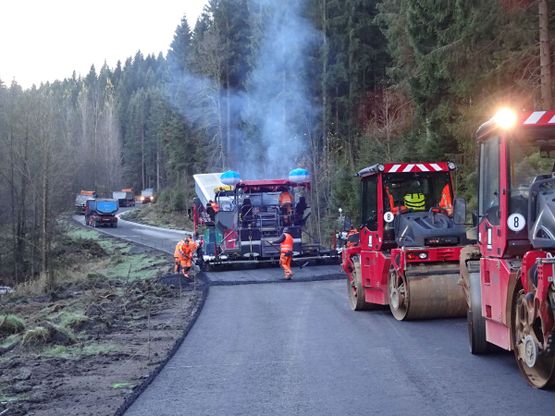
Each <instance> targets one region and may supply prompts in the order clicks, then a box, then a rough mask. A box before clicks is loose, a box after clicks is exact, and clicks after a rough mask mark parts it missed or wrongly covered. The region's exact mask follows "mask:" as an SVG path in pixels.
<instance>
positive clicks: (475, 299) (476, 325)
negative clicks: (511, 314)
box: [466, 273, 488, 355]
mask: <svg viewBox="0 0 555 416" xmlns="http://www.w3.org/2000/svg"><path fill="white" fill-rule="evenodd" d="M469 286H470V287H469V296H470V308H469V309H468V313H467V315H466V321H467V323H468V347H469V348H470V352H471V353H472V354H474V355H481V354H485V353H486V352H488V342H487V341H486V320H485V319H484V317H483V316H482V295H481V292H480V274H479V273H472V274H471V275H470V281H469Z"/></svg>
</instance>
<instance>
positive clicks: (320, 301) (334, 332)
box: [105, 223, 555, 416]
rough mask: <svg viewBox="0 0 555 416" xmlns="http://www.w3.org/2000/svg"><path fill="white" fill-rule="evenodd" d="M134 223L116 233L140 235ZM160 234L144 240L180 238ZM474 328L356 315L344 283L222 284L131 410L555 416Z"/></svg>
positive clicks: (262, 273) (241, 276) (263, 273)
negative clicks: (470, 341) (477, 339)
mask: <svg viewBox="0 0 555 416" xmlns="http://www.w3.org/2000/svg"><path fill="white" fill-rule="evenodd" d="M137 227H140V226H137V225H134V224H133V225H132V226H129V228H130V229H131V228H137ZM130 229H127V230H126V227H125V226H124V225H123V223H121V224H120V228H118V229H106V230H105V231H106V232H108V233H110V234H114V235H116V236H119V237H122V238H126V239H129V240H131V241H135V240H134V238H133V234H134V233H135V231H133V232H131V230H130ZM157 232H160V234H151V235H150V238H151V239H153V240H155V241H154V242H149V241H147V242H146V243H145V241H144V239H143V241H137V242H139V243H141V244H146V245H150V246H154V245H162V244H163V241H165V240H168V241H170V240H171V238H173V235H172V234H168V235H164V233H163V231H157ZM118 234H119V235H118ZM139 235H145V234H144V233H143V234H141V233H140V232H139ZM177 238H179V236H177ZM157 239H160V240H157ZM176 241H177V240H176ZM172 250H173V247H172ZM334 267H335V266H322V269H321V270H322V272H323V274H324V275H328V276H331V275H332V274H334V273H336V272H337V269H335V268H334ZM330 268H331V269H330ZM307 269H312V271H311V273H314V274H317V273H318V272H317V271H318V269H317V268H310V267H309V268H307ZM304 270H305V269H303V271H302V273H304ZM214 273H215V272H214ZM214 273H209V276H208V277H209V278H211V279H214V280H215V281H216V280H218V279H217V278H215V277H211V276H213V274H214ZM226 273H228V275H227V277H226V278H225V279H224V280H226V281H227V280H229V282H231V283H232V281H233V272H226ZM300 274H301V273H299V280H300V278H301V276H300ZM247 278H248V279H247V280H248V281H251V280H256V279H257V278H259V279H260V280H266V281H271V280H273V281H276V282H277V281H280V280H281V274H280V271H279V269H258V270H253V271H250V272H249V273H248V276H247ZM235 280H236V281H237V282H238V283H239V282H241V281H242V280H245V273H243V272H239V273H237V275H236V279H235ZM466 331H467V330H466V321H465V320H464V319H455V320H453V319H452V320H432V321H417V322H397V321H396V320H395V319H394V318H393V317H392V316H391V314H390V313H389V311H388V310H383V311H368V312H352V311H351V310H350V309H349V308H348V304H347V295H346V284H345V281H344V280H327V281H310V282H308V281H307V282H298V281H297V282H286V283H284V284H273V283H262V284H249V285H245V284H239V285H231V284H230V285H211V288H210V292H209V295H208V298H207V300H206V303H205V305H204V308H203V310H202V312H201V314H200V316H199V318H198V320H197V322H196V323H195V325H194V326H193V328H192V329H191V331H190V332H189V334H188V336H187V338H186V339H185V341H184V342H183V344H182V345H181V347H180V348H179V350H178V351H177V353H176V354H175V355H174V356H173V358H172V359H171V360H170V361H169V362H168V364H167V365H166V367H164V369H163V370H162V371H161V372H160V374H159V375H158V377H156V379H155V380H154V381H153V382H152V384H150V385H149V386H148V388H147V389H146V390H145V392H144V393H143V394H142V395H141V396H139V398H138V399H137V400H136V401H135V402H134V403H133V405H132V406H131V407H130V408H129V409H128V411H127V413H126V415H226V416H227V415H253V416H254V415H353V416H354V415H357V416H359V415H411V416H412V415H414V416H418V415H423V416H424V415H425V416H429V415H449V416H452V415H477V416H478V415H480V416H482V415H515V416H517V415H518V416H522V415H554V414H555V392H546V391H539V390H535V389H533V388H531V387H529V386H528V385H527V384H526V383H525V381H524V379H523V378H522V377H521V376H520V374H519V373H518V369H517V367H516V363H515V360H514V357H513V355H512V353H509V352H505V351H496V352H495V353H492V354H489V355H486V356H481V357H477V356H472V355H471V354H470V353H469V352H468V347H467V334H466Z"/></svg>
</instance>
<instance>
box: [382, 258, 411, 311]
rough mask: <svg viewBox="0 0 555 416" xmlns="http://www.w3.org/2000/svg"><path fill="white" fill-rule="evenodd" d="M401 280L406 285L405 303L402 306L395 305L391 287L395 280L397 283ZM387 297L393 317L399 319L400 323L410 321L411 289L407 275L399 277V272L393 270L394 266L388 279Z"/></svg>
mask: <svg viewBox="0 0 555 416" xmlns="http://www.w3.org/2000/svg"><path fill="white" fill-rule="evenodd" d="M399 279H400V280H401V281H402V282H403V285H404V291H405V294H404V298H405V299H404V302H403V303H402V304H399V305H394V302H392V291H391V287H392V283H393V280H395V282H396V281H397V280H399ZM395 287H398V286H397V285H396V286H395ZM387 296H388V299H389V310H390V311H391V314H392V315H393V317H394V318H395V319H397V320H398V321H404V320H409V319H410V314H409V310H410V287H409V284H408V281H407V278H406V276H405V275H398V274H397V271H396V270H395V269H394V268H393V266H392V267H391V268H390V270H389V274H388V279H387Z"/></svg>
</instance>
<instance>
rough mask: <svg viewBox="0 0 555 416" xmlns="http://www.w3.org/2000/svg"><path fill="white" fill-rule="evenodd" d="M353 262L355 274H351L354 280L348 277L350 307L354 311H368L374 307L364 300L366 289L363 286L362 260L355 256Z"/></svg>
mask: <svg viewBox="0 0 555 416" xmlns="http://www.w3.org/2000/svg"><path fill="white" fill-rule="evenodd" d="M352 261H353V265H354V268H353V272H352V273H351V275H352V277H353V280H351V279H350V278H349V277H347V293H348V295H349V306H350V307H351V310H353V311H363V310H368V309H370V308H371V306H372V305H371V304H370V303H367V302H366V301H365V300H364V287H363V286H362V277H361V276H360V258H359V257H358V256H354V257H353V259H352ZM361 295H362V296H361Z"/></svg>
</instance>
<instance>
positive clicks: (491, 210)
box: [478, 137, 500, 225]
mask: <svg viewBox="0 0 555 416" xmlns="http://www.w3.org/2000/svg"><path fill="white" fill-rule="evenodd" d="M478 205H479V213H480V217H484V218H487V220H488V221H489V222H490V223H491V224H492V225H499V221H500V220H499V216H500V213H499V137H493V138H490V139H488V140H486V141H485V142H482V143H481V145H480V198H479V203H478Z"/></svg>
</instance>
